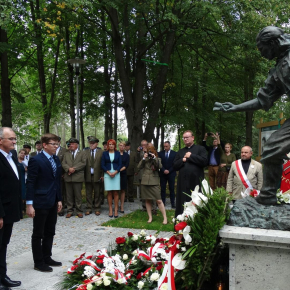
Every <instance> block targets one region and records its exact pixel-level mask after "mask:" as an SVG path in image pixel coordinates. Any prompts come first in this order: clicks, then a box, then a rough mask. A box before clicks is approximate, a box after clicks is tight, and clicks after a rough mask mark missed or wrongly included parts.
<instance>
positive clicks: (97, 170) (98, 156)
mask: <svg viewBox="0 0 290 290" xmlns="http://www.w3.org/2000/svg"><path fill="white" fill-rule="evenodd" d="M84 152H85V156H86V167H85V181H86V182H91V150H90V149H87V150H85V151H84ZM103 152H104V151H103V150H102V149H99V148H98V149H97V152H96V153H95V161H94V182H98V181H99V180H100V178H101V177H102V176H104V173H103V170H102V167H101V159H102V155H103Z"/></svg>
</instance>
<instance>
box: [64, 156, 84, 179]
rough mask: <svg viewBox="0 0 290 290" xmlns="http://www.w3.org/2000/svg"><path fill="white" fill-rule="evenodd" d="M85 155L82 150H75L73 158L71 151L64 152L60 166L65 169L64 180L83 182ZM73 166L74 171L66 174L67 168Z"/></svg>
mask: <svg viewBox="0 0 290 290" xmlns="http://www.w3.org/2000/svg"><path fill="white" fill-rule="evenodd" d="M85 166H86V156H85V152H84V151H77V153H76V154H75V158H74V159H73V157H72V153H71V152H66V153H65V154H64V157H63V161H62V168H63V169H64V171H65V174H64V181H65V182H83V181H85V174H84V170H85ZM71 167H74V168H75V169H76V171H75V172H74V173H73V174H71V175H68V169H69V168H71Z"/></svg>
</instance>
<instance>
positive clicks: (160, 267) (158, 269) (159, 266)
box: [156, 263, 163, 271]
mask: <svg viewBox="0 0 290 290" xmlns="http://www.w3.org/2000/svg"><path fill="white" fill-rule="evenodd" d="M162 268H163V265H162V263H161V264H159V265H158V266H157V267H156V270H157V271H160V270H161V269H162Z"/></svg>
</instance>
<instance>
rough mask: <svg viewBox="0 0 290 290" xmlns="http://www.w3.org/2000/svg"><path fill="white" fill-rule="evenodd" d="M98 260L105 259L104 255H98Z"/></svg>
mask: <svg viewBox="0 0 290 290" xmlns="http://www.w3.org/2000/svg"><path fill="white" fill-rule="evenodd" d="M97 258H98V259H104V258H105V255H100V256H98V257H97Z"/></svg>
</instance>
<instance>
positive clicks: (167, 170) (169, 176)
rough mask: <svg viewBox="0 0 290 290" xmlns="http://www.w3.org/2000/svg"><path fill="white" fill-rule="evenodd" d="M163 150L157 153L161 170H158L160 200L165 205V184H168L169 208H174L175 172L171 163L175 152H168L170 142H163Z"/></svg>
mask: <svg viewBox="0 0 290 290" xmlns="http://www.w3.org/2000/svg"><path fill="white" fill-rule="evenodd" d="M163 147H164V150H163V151H160V152H158V156H159V158H161V163H162V168H161V169H160V186H161V198H162V201H163V203H164V205H165V200H166V184H167V182H168V186H169V192H170V202H171V207H172V208H175V193H174V185H175V176H176V171H175V170H174V169H173V161H174V158H175V156H176V152H175V151H173V150H170V148H171V146H170V142H169V141H165V142H164V145H163Z"/></svg>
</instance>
